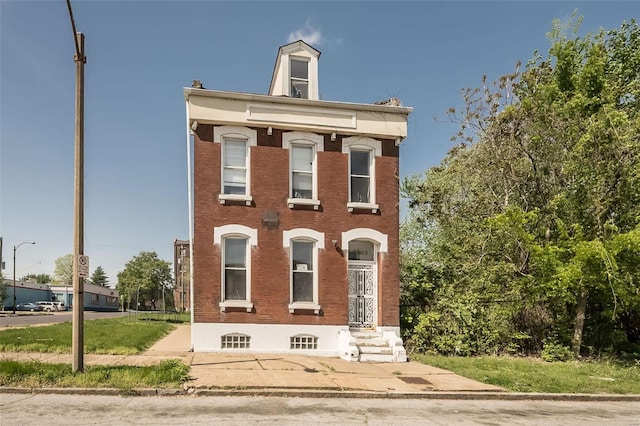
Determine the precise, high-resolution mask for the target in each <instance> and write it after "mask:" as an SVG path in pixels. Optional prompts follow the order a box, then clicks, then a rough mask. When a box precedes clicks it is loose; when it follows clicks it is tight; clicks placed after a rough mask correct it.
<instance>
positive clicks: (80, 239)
mask: <svg viewBox="0 0 640 426" xmlns="http://www.w3.org/2000/svg"><path fill="white" fill-rule="evenodd" d="M75 35H76V43H77V45H76V46H77V49H78V50H77V51H76V55H75V57H74V61H75V63H76V137H75V168H74V169H75V174H74V175H75V177H74V181H75V184H74V187H75V191H74V207H75V208H74V215H73V216H74V217H73V223H74V225H75V230H74V238H73V333H72V352H73V371H74V372H79V371H84V278H82V277H80V275H79V273H78V258H79V257H80V255H84V64H85V63H86V58H85V56H84V34H82V33H76V34H75Z"/></svg>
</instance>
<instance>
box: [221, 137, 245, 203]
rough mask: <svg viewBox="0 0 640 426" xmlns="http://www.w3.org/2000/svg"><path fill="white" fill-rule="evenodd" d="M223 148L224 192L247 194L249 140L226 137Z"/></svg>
mask: <svg viewBox="0 0 640 426" xmlns="http://www.w3.org/2000/svg"><path fill="white" fill-rule="evenodd" d="M222 150H223V155H222V157H223V167H222V192H223V194H228V195H247V141H246V140H242V139H230V138H225V139H224V143H223V146H222Z"/></svg>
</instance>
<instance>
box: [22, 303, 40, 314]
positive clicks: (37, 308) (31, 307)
mask: <svg viewBox="0 0 640 426" xmlns="http://www.w3.org/2000/svg"><path fill="white" fill-rule="evenodd" d="M41 310H42V306H40V305H36V304H35V303H31V302H28V303H18V304H17V305H16V311H31V312H36V311H41Z"/></svg>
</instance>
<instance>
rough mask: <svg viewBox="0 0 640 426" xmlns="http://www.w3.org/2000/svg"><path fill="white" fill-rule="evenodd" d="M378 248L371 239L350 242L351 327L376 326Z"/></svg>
mask: <svg viewBox="0 0 640 426" xmlns="http://www.w3.org/2000/svg"><path fill="white" fill-rule="evenodd" d="M376 257H377V256H376V250H375V246H374V245H373V243H371V242H369V241H362V240H354V241H351V242H350V243H349V264H348V265H349V266H348V275H349V279H348V283H349V327H350V328H374V327H375V326H376V311H377V298H376V294H377V287H378V286H377V284H378V283H377V278H376V275H377V274H376V261H375V259H376Z"/></svg>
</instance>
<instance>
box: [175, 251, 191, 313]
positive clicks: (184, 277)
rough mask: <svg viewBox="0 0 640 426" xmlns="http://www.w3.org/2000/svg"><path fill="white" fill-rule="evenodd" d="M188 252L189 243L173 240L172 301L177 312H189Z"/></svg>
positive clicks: (189, 255)
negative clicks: (173, 284)
mask: <svg viewBox="0 0 640 426" xmlns="http://www.w3.org/2000/svg"><path fill="white" fill-rule="evenodd" d="M190 257H191V254H190V250H189V241H184V240H177V239H176V240H175V241H174V242H173V277H174V282H175V286H174V289H173V301H174V303H175V309H176V310H177V311H179V312H185V311H190V310H191V298H190V294H191V289H190V281H191V280H190V274H189V265H190Z"/></svg>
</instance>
